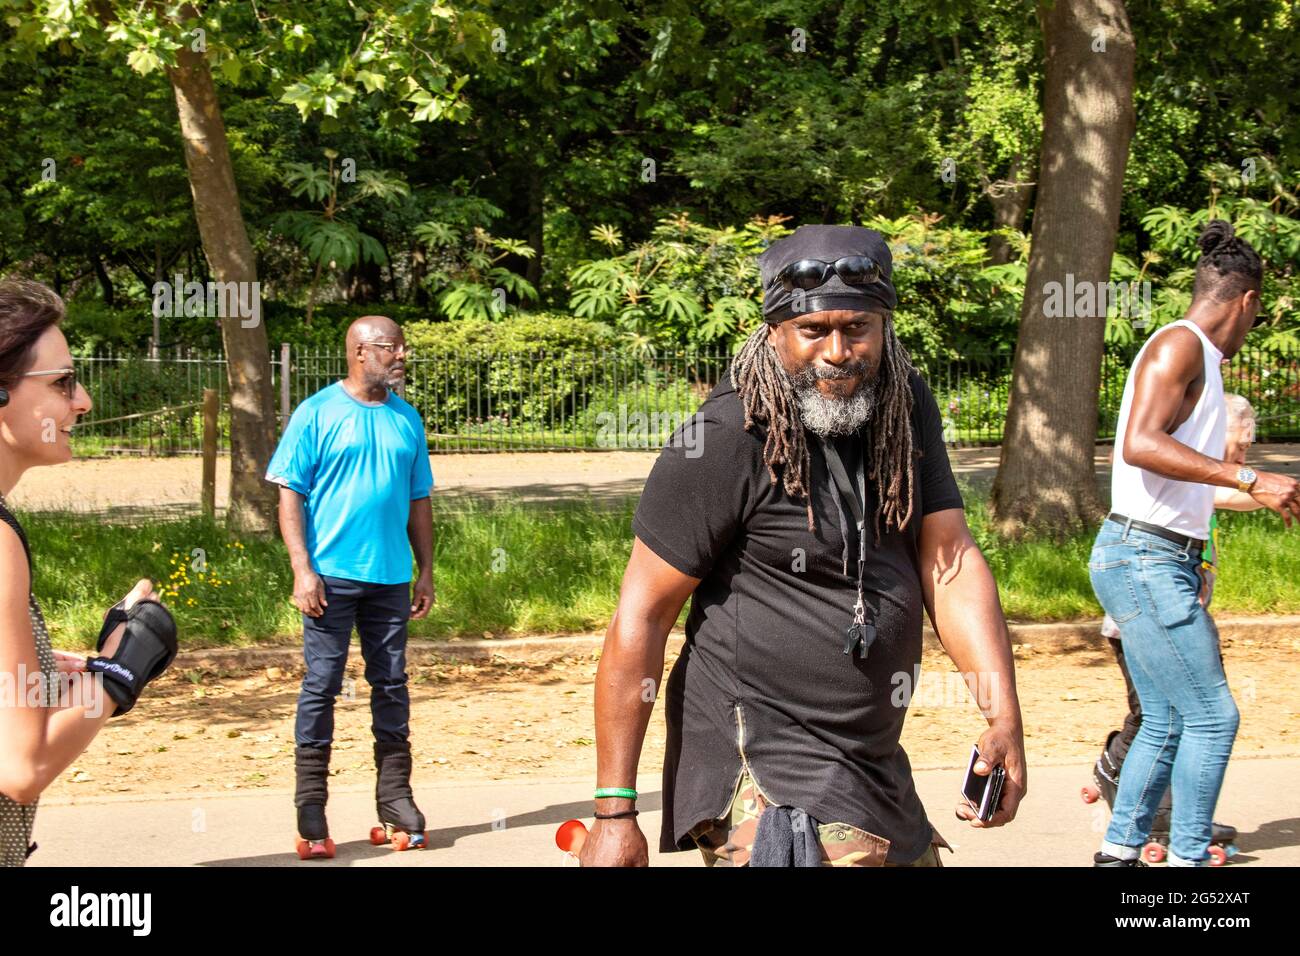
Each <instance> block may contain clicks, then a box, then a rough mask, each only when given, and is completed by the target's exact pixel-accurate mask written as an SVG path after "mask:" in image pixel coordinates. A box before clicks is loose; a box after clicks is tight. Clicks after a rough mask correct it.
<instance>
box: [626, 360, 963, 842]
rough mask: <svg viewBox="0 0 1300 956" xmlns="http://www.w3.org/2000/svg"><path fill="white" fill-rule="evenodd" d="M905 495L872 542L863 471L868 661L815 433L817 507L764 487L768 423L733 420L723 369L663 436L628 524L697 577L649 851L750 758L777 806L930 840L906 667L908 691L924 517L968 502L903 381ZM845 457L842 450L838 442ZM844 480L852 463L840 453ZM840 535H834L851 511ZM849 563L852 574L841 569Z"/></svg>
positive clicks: (923, 409)
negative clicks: (910, 480)
mask: <svg viewBox="0 0 1300 956" xmlns="http://www.w3.org/2000/svg"><path fill="white" fill-rule="evenodd" d="M910 384H911V387H912V398H913V408H912V434H913V448H914V450H915V451H916V452H917V453H919V457H918V458H917V460H916V463H915V466H914V477H915V482H914V485H915V491H914V498H913V503H914V511H913V515H912V520H911V521H910V522H909V524H908V527H907V528H906V529H905V530H904V531H903V532H901V533H900V532H898V531H896V530H893V529H890V530H889V531H888V532H886V531H885V530H884V528H883V527H882V533H881V540H880V546H879V548H877V547H876V546H875V536H874V535H875V532H874V514H875V508H876V493H875V488H874V483H873V482H872V481H871V480H870V479H868V480H867V508H866V511H865V513H866V520H867V528H866V535H867V564H866V573H865V576H864V590H865V593H866V604H867V608H868V610H867V614H868V620H870V621H873V622H874V623H875V625H876V628H877V632H878V633H877V637H876V639H875V641H874V643H873V644H872V645H871V647H870V650H869V652H868V654H867V657H866V659H865V660H863V659H861V658H860V657H858V655H857V654H856V653H854V654H853V655H851V656H850V655H846V654H844V643H845V629H846V628H847V627H848V625H849V624H850V622H851V621H852V619H853V605H854V603H855V602H856V600H857V587H856V577H857V553H858V551H857V542H856V531H855V529H854V528H853V519H852V513H851V511H850V510H849V508H848V506H847V505H843V506H840V505H838V504H837V501H838V499H837V498H836V491H835V486H834V484H833V483H832V481H831V478H830V475H829V472H828V469H827V465H826V459H825V457H824V456H823V454H822V451H821V446H820V444H819V443H818V441H817V440H816V437H815V436H814V435H812V434H811V433H809V436H808V439H809V448H810V452H811V456H812V463H811V471H810V480H811V484H812V502H813V514H814V518H815V524H816V530H815V531H809V530H808V516H807V510H806V503H805V502H804V501H803V500H796V499H792V498H790V497H788V496H787V495H786V494H785V491H784V489H783V488H782V487H781V484H780V482H779V481H778V482H777V483H776V484H772V482H771V480H770V477H769V474H768V471H767V467H766V466H765V465H764V464H763V438H764V436H763V431H762V429H761V428H760V427H758V426H755V428H754V429H753V430H752V431H749V432H747V431H745V428H744V420H745V417H744V409H743V407H742V405H741V401H740V397H739V395H737V394H736V391H735V389H734V388H733V386H732V384H731V378H730V375H725V376H724V377H723V381H722V383H721V384H719V385H718V387H717V388H715V389H714V390H713V394H712V395H710V396H709V398H708V400H707V401H706V402H705V403H704V404H703V405H702V406H700V409H699V411H698V412H697V413H696V414H695V416H694V417H693V418H692V419H691V420H688V422H686V423H685V424H684V425H683V429H692V428H694V429H695V431H694V432H693V433H691V432H688V433H687V434H686V435H685V436H683V434H682V429H679V431H678V433H677V434H675V435H674V436H673V438H672V439H670V440H669V442H668V444H667V445H665V446H664V449H663V451H662V452H661V454H660V456H659V459H658V461H656V463H655V466H654V469H653V471H652V472H651V474H650V477H649V479H648V480H647V481H646V485H645V491H644V492H643V494H642V496H641V501H640V504H639V505H638V507H637V510H636V516H635V517H634V519H633V522H632V528H633V531H634V532H635V533H636V536H637V537H638V538H640V539H641V541H642V542H643V543H644V544H645V545H646V546H647V547H649V548H650V549H651V550H652V551H654V552H655V554H657V555H658V556H659V557H661V558H663V560H664V561H666V562H667V563H668V564H670V565H672V566H673V567H674V568H676V569H677V570H679V571H681V572H682V573H683V574H688V575H690V576H692V577H697V578H700V579H701V580H700V584H699V586H698V587H697V588H696V589H695V593H694V595H693V597H692V600H691V609H690V613H689V616H688V617H687V621H686V643H685V645H684V646H683V649H682V653H681V656H680V657H679V658H678V660H677V663H676V665H675V666H674V667H673V670H672V673H671V674H670V675H669V678H668V682H667V686H666V693H665V694H664V695H663V698H664V700H665V701H666V704H665V713H666V717H667V723H668V747H667V755H666V757H665V762H664V786H663V794H664V805H663V810H664V813H663V830H662V833H661V835H660V847H659V848H660V850H661V851H664V852H667V851H671V850H677V849H690V848H692V847H693V843H692V842H691V840H690V838H689V837H688V836H687V833H688V831H689V830H690V829H691V828H692V827H693V826H695V825H696V824H697V823H700V822H701V821H704V820H710V819H715V818H717V817H720V816H723V815H724V813H725V811H726V809H727V807H728V805H729V802H730V800H731V796H732V791H733V789H734V787H735V784H736V781H737V779H738V777H739V774H740V772H741V769H742V760H744V761H747V762H748V764H749V768H750V771H751V773H752V774H753V775H754V778H755V780H756V781H757V783H758V786H759V787H760V789H761V790H762V792H763V793H764V794H765V795H766V796H767V797H768V798H770V799H771V800H772V801H773V802H774V803H775V804H778V805H790V806H795V807H800V808H802V809H804V810H806V811H807V812H808V813H810V814H811V815H812V816H813V817H815V818H816V819H817V820H819V821H821V822H823V823H830V822H839V823H848V824H851V825H853V826H856V827H860V828H862V829H864V830H867V831H868V832H870V833H874V834H877V835H878V836H882V837H885V838H886V839H888V840H890V841H891V845H890V849H889V856H888V859H889V862H891V863H910V862H912V861H914V860H916V859H917V858H919V857H920V855H921V854H922V853H923V852H924V851H925V850H926V849H927V848H928V847H929V845H930V839H931V833H930V824H929V822H928V820H927V819H926V815H925V808H924V807H922V806H921V801H920V799H919V798H918V797H917V795H916V790H915V788H914V787H913V784H912V770H911V765H910V764H909V763H908V760H907V754H906V753H904V752H903V749H902V747H900V746H899V742H898V741H899V735H900V734H901V732H902V728H903V720H904V718H905V716H906V713H907V712H906V708H905V707H901V706H895V704H894V701H892V700H891V698H893V699H894V700H897V699H898V698H899V697H901V696H902V695H901V694H900V693H897V691H898V688H899V687H900V686H901V684H900V682H901V681H902V680H903V679H904V678H903V677H902V676H896V675H906V678H905V679H906V681H907V682H908V686H911V687H912V688H915V686H916V683H915V682H916V681H917V679H918V677H919V668H920V661H921V618H922V614H923V613H924V607H925V605H924V601H923V598H922V591H921V581H920V575H919V564H918V561H917V539H918V537H919V533H920V525H921V520H922V518H923V517H924V516H925V515H927V514H929V513H931V512H934V511H940V510H943V509H947V508H960V507H962V499H961V494H960V493H959V492H958V490H957V483H956V481H955V480H954V479H953V475H952V469H951V468H950V466H949V464H948V453H947V449H946V448H945V447H944V444H943V427H942V422H941V419H940V417H939V409H938V407H937V406H936V405H935V401H934V396H933V395H931V393H930V389H929V388H928V387H927V386H926V385H925V383H924V382H923V381H922V380H921V378H920V376H919V375H913V376H912V377H911V382H910ZM841 455H842V457H843V452H841ZM844 464H845V468H846V469H848V471H849V475H850V480H851V481H853V482H854V483H856V475H855V474H854V471H855V467H854V458H852V457H845V458H844ZM842 514H843V516H844V518H847V528H848V530H849V532H850V534H849V539H850V540H851V541H852V548H851V550H850V549H848V548H847V547H846V545H847V543H848V542H846V536H845V534H844V531H843V529H844V528H845V524H844V523H843V521H842V518H841V515H842ZM846 572H847V573H846Z"/></svg>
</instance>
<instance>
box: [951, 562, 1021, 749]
mask: <svg viewBox="0 0 1300 956" xmlns="http://www.w3.org/2000/svg"><path fill="white" fill-rule="evenodd" d="M933 605H934V606H933V612H932V613H933V619H934V620H933V623H934V626H935V630H936V631H937V632H938V634H939V637H940V640H941V642H942V643H943V647H944V650H946V651H947V652H948V656H949V657H951V658H952V660H953V663H954V664H956V665H957V669H958V670H959V671H960V672H961V673H962V675H963V676H964V678H965V680H966V681H967V685H968V686H971V685H972V684H973V686H971V693H972V695H973V696H974V697H975V699H976V703H977V704H978V705H979V707H980V710H981V711H982V712H983V713H984V716H985V718H987V720H988V722H989V723H990V724H1002V725H1005V726H1008V727H1013V728H1016V729H1017V730H1018V729H1019V728H1020V726H1021V717H1020V699H1019V697H1018V696H1017V694H1016V672H1015V662H1014V659H1013V657H1012V654H1011V636H1010V633H1009V632H1008V631H1007V622H1006V618H1005V617H1004V616H1003V614H1002V606H1001V603H1000V602H999V600H998V587H997V583H996V582H995V581H994V580H993V574H992V572H991V571H990V570H989V567H988V564H987V563H986V562H985V561H984V555H983V554H981V553H980V550H979V548H978V547H976V546H975V544H974V542H971V543H970V545H969V546H968V547H967V548H965V549H964V550H963V551H962V553H961V555H960V557H959V560H958V561H957V562H956V563H954V565H953V566H952V567H950V568H949V569H948V570H947V572H946V573H945V574H944V575H941V576H940V580H938V581H935V583H934V588H933Z"/></svg>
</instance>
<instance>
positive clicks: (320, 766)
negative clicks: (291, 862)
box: [293, 747, 330, 840]
mask: <svg viewBox="0 0 1300 956" xmlns="http://www.w3.org/2000/svg"><path fill="white" fill-rule="evenodd" d="M293 768H294V773H295V776H296V782H295V787H294V794H293V805H294V806H295V807H297V808H298V835H299V836H300V837H302V838H303V839H304V840H323V839H325V838H326V837H327V836H329V825H328V824H327V823H326V822H325V803H326V801H328V799H329V774H330V748H329V747H296V748H294V752H293ZM309 831H310V832H309Z"/></svg>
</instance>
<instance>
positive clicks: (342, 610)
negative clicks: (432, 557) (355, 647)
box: [294, 575, 411, 747]
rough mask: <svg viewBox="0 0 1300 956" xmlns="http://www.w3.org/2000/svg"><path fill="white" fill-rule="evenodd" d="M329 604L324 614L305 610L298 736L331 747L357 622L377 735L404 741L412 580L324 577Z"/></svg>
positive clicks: (306, 744)
mask: <svg viewBox="0 0 1300 956" xmlns="http://www.w3.org/2000/svg"><path fill="white" fill-rule="evenodd" d="M321 580H322V581H323V582H324V583H325V600H326V601H328V602H329V606H328V607H326V608H324V609H323V611H324V613H322V614H321V616H320V617H308V616H307V615H306V614H304V615H303V616H302V656H303V660H304V661H305V662H306V665H307V672H306V673H305V674H304V675H303V678H302V691H301V692H300V693H299V695H298V715H297V718H296V720H295V722H294V742H295V743H297V745H298V746H300V747H327V746H329V745H330V743H331V742H332V741H333V739H334V698H335V697H337V696H338V695H339V692H340V691H341V690H342V689H343V669H344V667H345V666H346V665H347V662H348V645H349V644H350V643H351V641H352V628H353V626H354V625H355V627H356V629H357V633H358V634H359V635H360V637H361V657H362V660H364V661H365V663H366V681H367V682H368V683H369V684H370V717H371V730H372V732H373V733H374V735H375V740H378V741H382V742H385V743H400V742H402V741H404V740H406V739H407V738H408V737H409V736H410V724H409V722H410V717H411V698H410V695H409V694H408V692H407V689H406V622H407V620H408V619H409V618H410V616H411V586H410V584H369V583H367V582H365V581H350V580H348V579H347V578H332V577H325V576H324V575H322V576H321Z"/></svg>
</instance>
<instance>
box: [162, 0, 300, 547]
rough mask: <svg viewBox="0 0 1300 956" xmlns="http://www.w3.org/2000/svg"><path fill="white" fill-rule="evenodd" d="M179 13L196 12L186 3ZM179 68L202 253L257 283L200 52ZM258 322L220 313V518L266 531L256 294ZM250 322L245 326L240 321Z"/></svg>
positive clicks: (266, 444)
mask: <svg viewBox="0 0 1300 956" xmlns="http://www.w3.org/2000/svg"><path fill="white" fill-rule="evenodd" d="M185 9H186V12H185V13H182V16H183V17H184V16H187V15H188V16H192V15H194V14H193V13H192V11H191V10H190V9H189V8H185ZM176 55H177V61H178V66H177V67H176V68H175V69H170V68H169V69H168V71H167V72H168V76H169V78H170V79H171V84H172V90H173V92H174V93H175V95H176V107H177V110H178V112H179V114H180V124H181V139H182V141H183V143H184V147H185V165H186V167H187V168H188V170H189V178H190V191H191V193H192V194H193V196H194V217H195V219H196V220H197V221H198V226H199V236H200V237H201V238H202V240H203V251H204V253H205V254H206V256H207V259H208V263H209V265H210V266H211V268H212V275H213V278H214V279H215V280H216V281H218V282H236V283H241V286H240V288H242V289H245V290H248V292H246V293H245V294H246V295H250V296H251V294H252V293H251V290H252V289H254V288H256V287H253V286H251V285H249V286H244V285H242V284H243V283H250V284H251V283H253V282H256V281H257V264H256V262H255V261H254V259H253V247H252V244H251V243H250V242H249V241H248V231H247V230H246V229H245V228H244V217H243V213H242V212H241V210H240V206H239V190H238V188H237V187H236V185H235V173H234V169H233V168H232V166H231V163H230V148H229V145H228V144H227V142H226V127H225V123H224V122H223V121H222V118H221V106H220V104H219V103H218V102H217V91H216V88H215V87H214V86H213V83H212V74H211V72H210V71H209V69H208V64H207V61H206V60H205V59H204V55H203V54H202V53H196V52H194V51H193V50H191V49H190V47H189V46H182V47H181V49H180V50H179V51H178V52H177V54H176ZM248 301H252V302H259V305H258V307H257V309H256V322H255V323H254V322H253V320H252V318H249V319H241V317H240V316H239V315H231V316H223V317H222V320H221V339H222V342H223V344H224V345H225V349H226V369H227V375H228V379H229V383H230V507H229V510H228V511H227V513H226V519H227V522H228V523H229V525H230V527H232V528H234V529H236V530H240V531H254V532H264V531H269V530H270V529H271V528H272V527H273V526H274V523H275V496H274V494H273V492H274V487H273V486H272V485H270V483H268V482H266V481H265V480H264V479H263V475H265V473H266V466H267V464H268V463H269V462H270V459H271V451H272V443H273V440H274V428H275V412H274V405H273V402H272V395H271V377H270V371H271V367H270V353H269V352H268V347H267V339H266V326H264V325H263V324H262V320H261V308H260V300H258V299H256V298H250V299H248ZM249 323H251V327H249V328H246V327H245V324H249Z"/></svg>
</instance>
